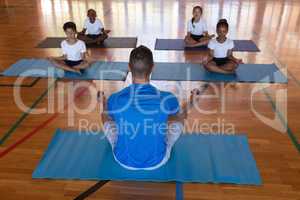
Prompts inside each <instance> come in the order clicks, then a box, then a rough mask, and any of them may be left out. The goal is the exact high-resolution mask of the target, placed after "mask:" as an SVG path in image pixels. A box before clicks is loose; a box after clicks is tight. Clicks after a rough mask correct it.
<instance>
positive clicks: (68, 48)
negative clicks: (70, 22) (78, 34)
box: [61, 40, 86, 61]
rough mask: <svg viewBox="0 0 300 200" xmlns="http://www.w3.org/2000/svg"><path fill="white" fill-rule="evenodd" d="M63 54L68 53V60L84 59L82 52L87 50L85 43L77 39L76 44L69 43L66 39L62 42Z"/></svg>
mask: <svg viewBox="0 0 300 200" xmlns="http://www.w3.org/2000/svg"><path fill="white" fill-rule="evenodd" d="M61 49H62V53H63V55H66V57H67V60H70V61H79V60H82V57H81V54H82V53H85V52H86V46H85V43H84V42H83V41H81V40H77V42H76V43H75V44H69V43H68V42H67V41H66V40H64V41H62V42H61Z"/></svg>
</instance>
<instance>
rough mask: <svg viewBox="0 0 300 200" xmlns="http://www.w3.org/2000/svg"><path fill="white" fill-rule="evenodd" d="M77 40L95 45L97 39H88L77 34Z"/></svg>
mask: <svg viewBox="0 0 300 200" xmlns="http://www.w3.org/2000/svg"><path fill="white" fill-rule="evenodd" d="M77 38H78V39H79V40H82V41H84V42H85V43H86V44H94V43H97V39H93V38H89V37H88V36H86V35H84V34H78V36H77Z"/></svg>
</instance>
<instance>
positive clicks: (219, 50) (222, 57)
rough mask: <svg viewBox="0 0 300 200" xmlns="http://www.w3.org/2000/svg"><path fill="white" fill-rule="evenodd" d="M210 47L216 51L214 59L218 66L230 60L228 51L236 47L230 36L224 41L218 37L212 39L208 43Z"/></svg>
mask: <svg viewBox="0 0 300 200" xmlns="http://www.w3.org/2000/svg"><path fill="white" fill-rule="evenodd" d="M208 48H209V49H211V50H213V51H214V55H213V56H214V58H213V61H214V62H215V63H216V64H217V66H222V65H225V64H226V63H228V62H229V61H230V59H229V58H228V51H230V50H232V49H233V48H234V42H233V40H230V39H228V38H227V39H226V40H225V42H223V43H220V42H218V40H217V39H212V40H210V42H209V43H208Z"/></svg>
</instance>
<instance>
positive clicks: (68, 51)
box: [50, 22, 91, 74]
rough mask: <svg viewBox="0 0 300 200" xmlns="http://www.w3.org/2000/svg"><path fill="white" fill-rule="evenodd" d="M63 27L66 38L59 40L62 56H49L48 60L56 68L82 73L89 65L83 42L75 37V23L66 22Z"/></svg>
mask: <svg viewBox="0 0 300 200" xmlns="http://www.w3.org/2000/svg"><path fill="white" fill-rule="evenodd" d="M63 29H64V31H65V34H66V36H67V39H66V40H64V41H62V42H61V49H62V54H63V55H62V56H60V57H55V58H50V61H51V62H52V63H53V64H54V65H55V66H56V67H58V68H61V69H63V70H65V71H70V72H75V73H78V74H82V73H83V71H84V69H86V68H88V67H89V66H90V64H91V63H90V62H89V61H87V57H86V46H85V43H84V42H83V41H81V40H78V39H77V38H76V33H77V31H76V24H75V23H73V22H67V23H65V24H64V26H63Z"/></svg>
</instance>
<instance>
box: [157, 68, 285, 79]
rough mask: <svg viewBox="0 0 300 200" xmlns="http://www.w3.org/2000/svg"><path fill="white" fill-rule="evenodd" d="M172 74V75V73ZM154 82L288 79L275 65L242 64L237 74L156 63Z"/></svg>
mask: <svg viewBox="0 0 300 200" xmlns="http://www.w3.org/2000/svg"><path fill="white" fill-rule="evenodd" d="M170 72H171V73H170ZM151 79H152V80H168V81H207V82H254V83H287V82H288V80H287V77H286V76H285V75H284V74H283V73H282V72H281V71H280V70H279V69H278V68H277V66H276V65H275V64H242V65H240V66H239V67H238V69H237V71H236V74H234V75H231V74H230V75H227V74H226V75H225V74H219V73H213V72H209V71H207V70H205V69H204V67H203V66H202V65H200V64H192V63H155V67H154V70H153V72H152V75H151Z"/></svg>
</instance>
